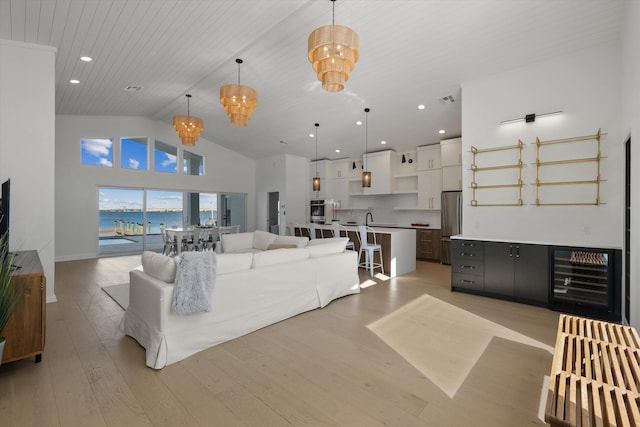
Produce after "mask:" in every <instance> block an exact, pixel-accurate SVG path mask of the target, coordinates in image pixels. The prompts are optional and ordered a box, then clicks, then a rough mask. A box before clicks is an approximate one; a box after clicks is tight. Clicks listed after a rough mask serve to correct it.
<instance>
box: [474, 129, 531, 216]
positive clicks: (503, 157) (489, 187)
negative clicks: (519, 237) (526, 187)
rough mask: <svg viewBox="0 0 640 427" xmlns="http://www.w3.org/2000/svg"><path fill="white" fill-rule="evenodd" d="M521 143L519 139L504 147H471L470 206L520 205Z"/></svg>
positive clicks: (522, 145)
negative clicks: (515, 142) (514, 143)
mask: <svg viewBox="0 0 640 427" xmlns="http://www.w3.org/2000/svg"><path fill="white" fill-rule="evenodd" d="M523 147H524V144H523V143H522V141H520V140H518V143H517V144H516V145H509V146H504V147H492V148H483V149H478V148H476V147H473V146H472V147H471V153H473V162H472V163H471V171H472V172H473V177H472V180H471V189H472V199H471V206H522V166H523V163H522V148H523ZM479 160H481V163H480V165H478V163H479ZM484 172H488V173H484ZM478 178H481V179H480V182H478ZM478 198H480V200H478ZM514 199H515V200H514Z"/></svg>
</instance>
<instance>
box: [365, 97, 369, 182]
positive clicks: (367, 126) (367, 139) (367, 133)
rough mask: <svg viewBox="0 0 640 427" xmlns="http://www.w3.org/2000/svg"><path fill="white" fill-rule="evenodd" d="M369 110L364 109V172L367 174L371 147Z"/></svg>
mask: <svg viewBox="0 0 640 427" xmlns="http://www.w3.org/2000/svg"><path fill="white" fill-rule="evenodd" d="M369 111H370V110H369V108H365V109H364V170H365V172H367V150H368V147H369Z"/></svg>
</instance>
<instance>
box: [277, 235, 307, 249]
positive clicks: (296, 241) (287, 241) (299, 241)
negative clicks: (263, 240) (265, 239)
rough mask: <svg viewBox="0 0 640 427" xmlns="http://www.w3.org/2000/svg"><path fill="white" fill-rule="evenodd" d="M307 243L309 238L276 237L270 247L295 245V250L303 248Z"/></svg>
mask: <svg viewBox="0 0 640 427" xmlns="http://www.w3.org/2000/svg"><path fill="white" fill-rule="evenodd" d="M307 243H309V238H308V237H304V236H276V240H274V241H273V243H272V245H296V247H297V248H304V247H306V246H307Z"/></svg>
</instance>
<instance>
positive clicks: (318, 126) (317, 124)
mask: <svg viewBox="0 0 640 427" xmlns="http://www.w3.org/2000/svg"><path fill="white" fill-rule="evenodd" d="M319 128H320V123H316V177H317V176H318V129H319Z"/></svg>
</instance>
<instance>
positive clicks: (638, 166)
mask: <svg viewBox="0 0 640 427" xmlns="http://www.w3.org/2000/svg"><path fill="white" fill-rule="evenodd" d="M626 6H627V7H626V9H627V10H626V13H625V20H624V24H623V32H622V67H621V68H622V72H621V76H622V88H623V90H622V111H621V116H622V120H621V122H622V123H621V130H622V131H621V135H620V136H621V138H622V139H626V138H627V137H628V136H629V135H631V136H632V142H631V182H632V185H631V209H632V210H631V212H632V220H631V247H630V248H629V249H630V251H631V283H630V285H631V301H630V306H631V307H630V308H631V309H630V313H629V315H630V316H629V318H630V322H631V325H632V326H634V327H635V328H637V329H638V328H640V283H639V282H638V277H640V224H639V221H640V216H638V214H637V207H638V206H639V205H640V180H639V179H638V173H639V172H638V171H640V77H639V76H638V73H640V3H639V2H637V1H627V4H626ZM623 308H624V304H623Z"/></svg>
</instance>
